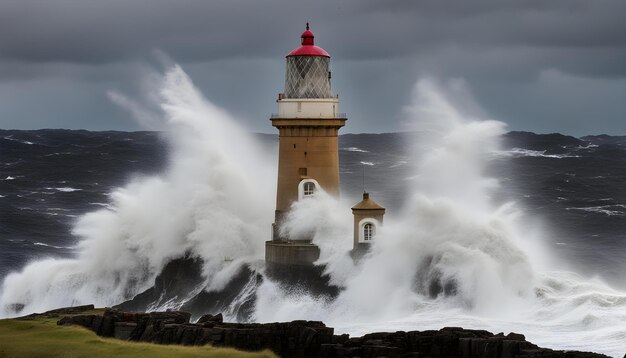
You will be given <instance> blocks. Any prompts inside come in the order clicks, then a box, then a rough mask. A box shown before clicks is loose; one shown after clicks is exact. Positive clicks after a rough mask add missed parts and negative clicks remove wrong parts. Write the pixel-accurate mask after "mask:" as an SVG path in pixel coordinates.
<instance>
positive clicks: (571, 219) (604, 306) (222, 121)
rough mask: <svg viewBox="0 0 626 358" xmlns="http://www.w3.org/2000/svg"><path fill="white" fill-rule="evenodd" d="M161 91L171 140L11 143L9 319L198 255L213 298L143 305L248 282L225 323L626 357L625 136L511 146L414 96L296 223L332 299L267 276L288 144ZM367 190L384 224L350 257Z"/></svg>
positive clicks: (119, 289) (53, 136) (528, 138)
mask: <svg viewBox="0 0 626 358" xmlns="http://www.w3.org/2000/svg"><path fill="white" fill-rule="evenodd" d="M157 89H158V90H159V96H160V102H159V103H158V104H159V106H160V107H159V108H161V109H162V112H163V113H162V115H163V120H164V124H165V128H166V130H164V131H163V132H114V131H110V132H89V131H69V130H36V131H15V130H0V253H1V254H0V278H2V286H0V317H14V316H19V315H24V314H28V313H32V312H38V311H39V312H41V311H44V310H47V309H52V308H57V307H64V306H69V305H77V304H89V303H93V304H95V305H97V306H100V307H102V306H112V305H116V304H119V303H121V302H123V301H127V300H130V299H132V298H133V297H135V296H136V295H138V294H139V293H141V292H145V291H146V290H148V289H150V288H151V287H152V286H153V285H154V284H155V278H156V277H157V276H158V275H159V273H160V272H161V270H163V269H164V268H165V265H166V264H167V263H168V262H170V261H172V260H174V259H177V258H181V257H184V256H187V257H193V258H197V259H200V260H199V261H201V263H202V267H201V268H200V269H199V271H200V272H199V276H200V278H201V280H202V281H201V282H200V284H196V286H194V287H193V288H192V289H191V290H189V292H187V293H186V294H184V293H181V294H180V295H179V294H177V295H176V296H175V297H169V296H168V297H167V300H166V301H165V302H163V301H162V300H161V299H160V298H158V299H157V300H156V301H154V302H149V303H148V306H146V308H147V309H149V310H163V309H178V308H181V307H182V306H183V305H184V304H185V303H187V302H191V300H193V299H194V297H196V296H198V295H200V294H201V293H203V292H220V291H221V290H224V289H225V287H228V284H229V283H230V282H231V281H232V280H233V278H234V277H236V275H237V274H238V272H240V271H241V269H242V267H247V268H248V269H249V270H250V272H252V274H251V275H250V276H249V280H248V282H247V283H246V282H244V283H245V285H243V286H242V288H241V290H240V291H238V292H231V295H230V297H233V299H232V302H228V303H227V307H226V309H225V311H224V312H223V313H224V315H225V319H227V320H237V319H241V318H240V317H242V316H241V314H240V313H242V312H243V310H242V307H247V308H248V311H246V312H247V314H246V316H245V317H244V318H243V319H244V320H248V321H257V322H273V321H288V320H295V319H308V320H321V321H324V322H325V323H326V324H327V325H329V326H331V327H334V328H335V332H336V333H349V334H356V335H360V334H363V333H367V332H372V331H396V330H424V329H439V328H441V327H443V326H461V327H465V328H474V329H486V330H489V331H492V332H494V333H497V332H505V333H508V332H511V331H512V332H517V333H522V334H524V335H526V337H527V339H528V340H529V341H531V342H533V343H536V344H538V345H541V346H545V347H548V348H556V349H575V350H586V351H595V352H600V353H605V354H608V355H611V356H615V357H618V356H619V357H621V356H623V354H624V352H626V344H625V343H624V342H626V282H625V281H624V279H623V277H624V276H625V274H626V263H625V260H624V257H626V220H625V219H626V137H618V136H605V135H602V136H585V137H581V138H574V137H571V136H565V135H561V134H547V135H540V134H534V133H527V132H507V131H506V125H505V124H504V123H502V122H499V121H496V120H491V119H483V118H481V117H476V115H475V114H469V113H466V112H465V110H464V108H462V107H458V106H455V105H454V103H455V102H454V99H455V98H457V97H456V96H453V98H447V97H446V96H445V93H442V92H441V91H439V90H438V89H437V87H436V86H434V85H433V84H431V83H428V81H420V82H418V86H417V89H418V90H417V92H416V98H415V99H414V101H413V103H412V105H411V106H409V107H407V108H408V112H407V115H408V116H409V117H410V118H411V119H412V121H413V123H414V125H415V126H414V128H413V131H411V132H402V133H383V134H345V135H342V136H340V138H339V159H340V177H341V192H342V195H341V199H340V200H337V199H335V198H332V197H329V196H328V195H326V194H325V193H324V192H323V190H319V191H317V192H316V193H315V195H313V196H312V197H310V198H307V199H303V200H300V201H298V202H296V203H294V204H293V205H292V208H291V210H290V214H289V215H288V217H287V218H286V220H285V222H284V223H283V230H284V231H285V232H284V233H285V234H286V235H287V236H288V237H297V236H298V235H301V234H305V235H307V236H308V237H312V240H313V243H315V244H317V245H318V246H319V248H320V259H319V260H318V262H317V263H318V264H319V265H320V266H321V267H323V268H324V273H325V275H326V276H327V277H328V279H329V281H330V282H331V283H332V284H334V285H336V286H338V287H339V288H340V290H339V293H338V295H337V296H336V297H327V296H326V297H321V296H316V295H311V294H309V293H307V292H303V291H299V290H292V289H290V288H289V287H284V286H281V285H280V284H279V283H277V282H274V281H273V280H272V279H271V278H269V277H268V276H266V275H265V272H264V265H263V255H264V251H263V248H264V242H265V241H266V240H268V239H270V235H271V223H272V221H273V219H274V218H273V216H274V205H275V192H276V172H277V170H276V163H277V158H276V155H277V140H278V138H277V136H275V135H268V134H251V133H249V132H247V131H246V130H245V128H242V127H241V125H240V124H239V122H238V121H237V119H236V118H234V117H232V116H231V115H229V114H228V113H226V112H225V111H223V110H222V109H220V108H219V107H217V106H216V105H214V104H212V103H211V102H210V101H207V100H206V99H204V98H203V96H202V95H201V93H200V92H199V91H198V90H197V89H196V88H195V87H194V86H193V83H192V82H191V79H190V78H189V77H188V76H187V75H186V74H185V73H184V72H183V71H182V69H181V68H180V67H178V66H174V67H173V68H172V69H170V70H169V71H168V72H167V73H166V74H165V75H164V76H163V81H162V84H161V87H159V88H157ZM155 98H156V97H155ZM477 118H481V119H477ZM322 189H323V188H322ZM363 191H367V192H369V193H370V197H371V198H373V199H374V200H375V201H377V202H378V203H380V204H382V205H383V206H385V207H386V209H387V211H386V214H385V219H384V225H382V226H381V227H380V228H378V229H377V230H378V231H377V232H376V236H375V239H374V240H373V243H372V245H371V249H370V251H369V253H368V254H367V255H366V256H365V257H364V258H363V259H362V260H361V261H354V260H352V258H351V256H350V254H349V253H350V250H351V248H352V238H353V236H352V235H353V233H352V227H353V222H352V220H353V218H352V214H351V212H350V207H351V206H352V205H354V204H355V203H356V202H358V201H359V200H360V198H361V195H362V193H363ZM258 277H262V279H258ZM181 279H184V278H181Z"/></svg>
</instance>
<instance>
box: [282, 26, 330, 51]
mask: <svg viewBox="0 0 626 358" xmlns="http://www.w3.org/2000/svg"><path fill="white" fill-rule="evenodd" d="M300 37H301V38H302V45H301V46H300V47H298V48H295V49H294V50H293V51H291V52H290V53H289V55H287V57H292V56H322V57H328V58H330V55H329V54H328V52H326V50H324V49H323V48H321V47H319V46H315V43H314V39H315V35H313V32H312V31H311V30H309V23H308V22H307V23H306V31H304V32H303V33H302V35H300Z"/></svg>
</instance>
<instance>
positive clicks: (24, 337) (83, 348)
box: [0, 312, 276, 358]
mask: <svg viewBox="0 0 626 358" xmlns="http://www.w3.org/2000/svg"><path fill="white" fill-rule="evenodd" d="M92 313H101V312H85V313H84V314H92ZM57 320H59V317H37V318H34V319H4V320H0V358H5V357H6V358H9V357H11V358H12V357H20V358H22V357H24V358H29V357H67V358H78V357H90V358H91V357H95V358H97V357H150V358H160V357H163V358H165V357H167V358H169V357H232V358H235V357H276V356H275V355H274V354H273V353H272V352H270V351H269V350H266V351H262V352H242V351H238V350H235V349H231V348H215V347H211V346H201V347H199V346H194V347H185V346H174V345H159V344H151V343H138V342H127V341H121V340H117V339H113V338H102V337H99V336H97V335H96V334H95V333H94V332H92V331H90V330H88V329H86V328H83V327H76V326H57V324H56V322H57Z"/></svg>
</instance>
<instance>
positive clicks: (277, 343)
mask: <svg viewBox="0 0 626 358" xmlns="http://www.w3.org/2000/svg"><path fill="white" fill-rule="evenodd" d="M190 316H191V314H189V313H187V312H178V311H172V312H151V313H128V312H120V311H117V310H114V309H108V310H106V311H105V312H104V314H103V315H102V316H101V317H100V316H97V315H82V316H69V317H64V318H62V319H61V320H59V321H58V324H77V325H81V326H83V327H86V328H89V329H91V330H93V331H94V332H97V333H98V334H99V335H101V336H107V337H112V336H114V337H117V338H121V339H126V340H131V341H142V342H152V343H159V344H181V345H204V344H207V343H208V344H211V345H214V346H226V347H233V348H237V349H242V350H247V351H256V350H262V349H270V350H272V351H274V352H275V353H276V354H278V355H280V356H282V357H296V358H297V357H324V358H331V357H337V358H339V357H362V358H369V357H433V358H436V357H441V358H443V357H461V358H535V357H543V358H545V357H552V358H582V357H598V358H600V357H606V356H603V355H601V354H595V353H585V352H566V351H554V350H551V349H546V348H539V347H537V346H536V345H534V344H532V343H530V342H527V341H526V340H525V337H524V336H523V335H521V334H518V333H509V334H508V335H506V336H504V334H497V335H494V334H492V333H491V332H488V331H484V330H468V329H463V328H459V327H446V328H443V329H441V330H439V331H435V330H428V331H421V332H420V331H411V332H402V331H399V332H393V333H389V332H377V333H370V334H366V335H364V336H363V337H355V338H350V337H349V336H348V335H347V334H342V335H334V330H333V328H330V327H326V325H324V323H323V322H317V321H293V322H284V323H265V324H261V323H225V322H223V321H222V316H221V315H219V314H218V315H204V316H202V317H201V318H200V320H199V321H198V323H196V324H192V323H189V319H190Z"/></svg>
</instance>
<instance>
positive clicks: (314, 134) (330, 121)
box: [265, 23, 347, 264]
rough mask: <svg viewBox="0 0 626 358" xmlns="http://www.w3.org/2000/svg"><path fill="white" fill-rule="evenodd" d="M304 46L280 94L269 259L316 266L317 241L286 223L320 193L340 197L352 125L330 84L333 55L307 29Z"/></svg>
mask: <svg viewBox="0 0 626 358" xmlns="http://www.w3.org/2000/svg"><path fill="white" fill-rule="evenodd" d="M301 38H302V40H301V45H300V46H299V47H297V48H296V49H294V50H293V51H291V52H290V53H289V54H288V55H287V63H286V73H285V91H284V93H280V94H279V95H278V100H277V102H278V113H277V114H273V115H272V118H271V121H272V126H274V127H276V128H277V129H278V133H279V149H278V187H277V192H276V212H275V221H274V224H273V225H272V226H273V228H272V234H273V235H272V240H271V241H268V242H266V255H265V257H266V261H268V262H274V263H282V264H310V263H312V262H313V261H315V260H317V258H318V257H319V249H318V248H317V247H316V246H315V245H313V244H311V242H310V241H311V238H306V237H305V238H302V237H299V238H289V237H284V236H282V235H281V234H280V230H279V228H280V225H281V223H282V222H283V220H284V219H285V216H286V214H287V212H288V211H289V208H290V207H291V204H292V203H293V202H295V201H297V200H306V199H307V197H309V196H312V195H315V192H316V191H317V190H319V189H323V190H324V191H326V192H327V193H329V194H331V195H334V196H339V153H338V142H337V141H338V137H337V134H338V131H339V128H341V127H343V126H344V124H345V122H346V120H347V119H346V116H345V115H344V114H340V113H339V96H333V95H332V93H331V86H330V79H331V75H330V74H331V73H330V55H329V54H328V52H326V51H325V50H324V49H322V48H321V47H318V46H315V43H314V39H315V37H314V35H313V32H311V31H310V30H309V24H308V23H307V25H306V31H304V32H303V33H302V35H301Z"/></svg>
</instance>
